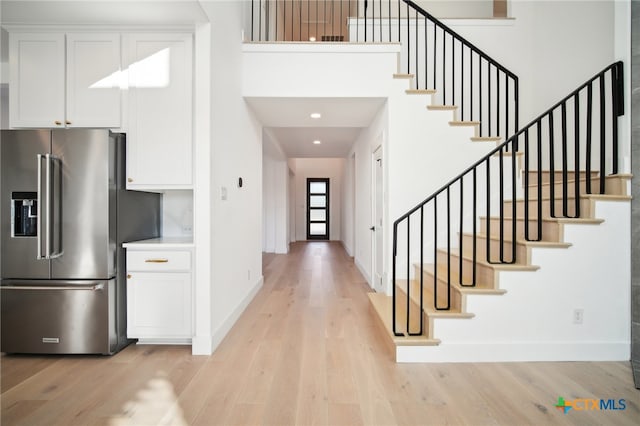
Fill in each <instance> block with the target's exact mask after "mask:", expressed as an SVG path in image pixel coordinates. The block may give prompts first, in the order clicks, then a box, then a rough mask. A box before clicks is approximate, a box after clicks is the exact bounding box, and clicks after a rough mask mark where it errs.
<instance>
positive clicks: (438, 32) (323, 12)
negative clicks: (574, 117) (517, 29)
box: [250, 0, 519, 139]
mask: <svg viewBox="0 0 640 426" xmlns="http://www.w3.org/2000/svg"><path fill="white" fill-rule="evenodd" d="M250 37H251V41H254V42H351V43H400V44H401V46H402V48H401V54H400V56H401V57H400V63H399V67H400V69H399V70H398V73H400V74H410V75H412V76H413V77H414V78H413V81H414V83H413V88H414V89H416V90H418V91H420V90H424V91H426V93H431V91H433V96H434V102H433V103H434V104H439V105H449V106H457V107H458V120H459V121H466V122H478V124H479V132H478V136H479V137H502V138H504V139H506V138H507V137H509V136H511V135H513V134H514V133H515V132H517V130H518V123H519V121H518V120H519V117H518V96H519V89H518V77H517V76H516V75H515V74H514V73H513V72H511V71H510V70H508V69H507V68H505V67H504V66H503V65H501V64H500V63H498V62H497V61H496V60H495V59H493V58H492V57H490V56H489V55H487V54H486V53H485V52H483V51H482V50H481V49H480V48H478V47H477V46H475V45H473V44H472V43H471V42H469V41H468V40H467V39H465V38H464V37H463V36H461V35H460V34H458V33H457V32H456V31H454V30H453V29H451V28H450V27H448V26H447V25H445V24H444V23H443V22H442V21H440V20H439V19H437V18H435V17H434V16H433V15H431V14H430V13H428V12H427V11H425V10H424V9H423V8H421V7H420V6H419V5H418V4H416V3H415V2H413V1H411V0H316V1H312V0H252V1H251V31H250Z"/></svg>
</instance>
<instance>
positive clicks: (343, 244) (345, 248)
mask: <svg viewBox="0 0 640 426" xmlns="http://www.w3.org/2000/svg"><path fill="white" fill-rule="evenodd" d="M340 242H341V243H342V247H343V248H344V251H346V252H347V254H348V255H349V257H353V253H352V252H351V249H350V248H349V247H347V245H346V244H345V242H344V241H343V240H340Z"/></svg>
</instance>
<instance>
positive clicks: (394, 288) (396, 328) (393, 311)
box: [391, 222, 401, 336]
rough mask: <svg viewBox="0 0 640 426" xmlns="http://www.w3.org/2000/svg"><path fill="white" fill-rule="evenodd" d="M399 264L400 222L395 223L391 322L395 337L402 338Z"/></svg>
mask: <svg viewBox="0 0 640 426" xmlns="http://www.w3.org/2000/svg"><path fill="white" fill-rule="evenodd" d="M397 262H398V222H395V223H394V224H393V262H391V276H392V277H393V283H392V284H393V286H392V288H391V299H392V301H393V303H392V306H391V315H392V317H393V318H392V320H391V327H392V329H393V335H394V336H401V334H400V333H398V327H397V324H396V322H397V318H396V303H397V296H396V285H397V282H398V281H397V273H396V263H397Z"/></svg>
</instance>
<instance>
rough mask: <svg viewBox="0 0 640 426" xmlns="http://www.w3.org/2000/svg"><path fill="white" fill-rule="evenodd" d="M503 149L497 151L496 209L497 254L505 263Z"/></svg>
mask: <svg viewBox="0 0 640 426" xmlns="http://www.w3.org/2000/svg"><path fill="white" fill-rule="evenodd" d="M503 152H504V151H503V149H502V148H500V151H499V155H498V158H499V164H498V170H499V175H498V176H499V180H500V184H499V188H498V190H499V194H500V198H499V199H498V211H499V212H500V240H499V243H500V250H499V254H500V257H499V258H500V262H501V263H505V261H504V153H503Z"/></svg>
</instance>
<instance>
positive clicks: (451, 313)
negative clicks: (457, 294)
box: [396, 280, 475, 318]
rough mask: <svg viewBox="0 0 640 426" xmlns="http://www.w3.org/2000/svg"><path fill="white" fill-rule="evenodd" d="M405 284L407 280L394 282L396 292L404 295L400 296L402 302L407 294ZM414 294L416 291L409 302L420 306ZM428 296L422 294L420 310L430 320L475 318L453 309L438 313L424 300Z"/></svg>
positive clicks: (414, 293)
mask: <svg viewBox="0 0 640 426" xmlns="http://www.w3.org/2000/svg"><path fill="white" fill-rule="evenodd" d="M407 283H408V281H407V280H398V281H397V282H396V287H397V288H398V291H400V292H401V293H404V296H402V298H403V300H404V299H405V298H406V294H407ZM418 286H419V284H418V285H416V284H415V283H413V287H418ZM414 290H415V289H414ZM416 293H418V291H412V292H411V294H410V295H409V297H410V298H411V301H412V302H413V303H414V304H415V305H416V306H420V299H419V298H418V296H416ZM429 296H431V293H427V292H424V293H423V294H422V305H423V306H422V310H423V311H424V313H425V314H426V315H427V316H428V317H430V318H473V317H474V316H475V315H474V314H472V313H469V312H461V311H459V310H456V309H454V308H452V309H449V310H442V311H439V310H437V309H435V308H434V307H432V306H430V303H429V302H427V301H425V298H426V297H429Z"/></svg>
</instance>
